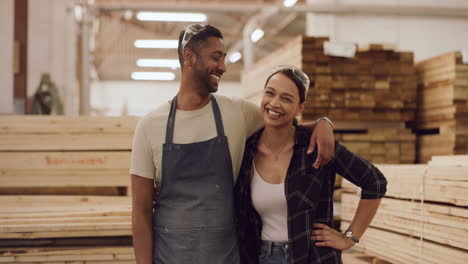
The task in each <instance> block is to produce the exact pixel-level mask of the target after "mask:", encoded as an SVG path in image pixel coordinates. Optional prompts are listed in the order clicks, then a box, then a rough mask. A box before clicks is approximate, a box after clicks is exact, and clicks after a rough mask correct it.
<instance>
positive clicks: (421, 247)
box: [342, 155, 468, 264]
mask: <svg viewBox="0 0 468 264" xmlns="http://www.w3.org/2000/svg"><path fill="white" fill-rule="evenodd" d="M378 167H379V169H380V170H381V171H382V172H383V173H384V175H385V176H386V178H387V180H388V191H387V193H386V195H385V197H384V198H383V199H382V203H381V206H380V208H379V211H378V212H377V215H376V216H375V218H374V220H373V222H372V223H371V226H370V228H369V229H368V231H366V233H365V235H364V237H363V238H362V243H360V244H359V246H358V247H357V249H360V250H362V251H363V252H365V253H367V254H371V255H375V256H378V257H380V258H382V259H385V260H387V261H391V262H394V263H408V264H409V263H460V264H461V263H466V261H467V260H468V225H467V223H468V209H467V207H466V206H468V194H467V193H468V192H467V191H468V156H467V155H465V156H434V157H433V159H432V161H431V162H430V163H429V164H428V165H380V166H378ZM343 191H344V193H343V196H342V219H343V222H342V228H346V227H347V226H348V225H349V223H350V221H351V220H352V217H353V216H354V212H355V210H356V208H357V204H358V201H359V191H358V189H357V188H356V187H355V186H354V185H352V184H351V183H349V182H347V181H343ZM420 261H421V262H420Z"/></svg>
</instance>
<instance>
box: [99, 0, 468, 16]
mask: <svg viewBox="0 0 468 264" xmlns="http://www.w3.org/2000/svg"><path fill="white" fill-rule="evenodd" d="M94 7H95V8H97V9H100V10H113V11H115V10H145V11H151V10H153V11H184V12H260V11H262V10H263V9H265V8H272V7H274V8H278V11H279V12H297V13H304V12H306V13H307V12H312V13H317V14H358V15H382V16H384V15H387V16H423V17H431V16H436V17H468V7H467V6H465V5H460V7H434V6H402V5H379V4H374V5H368V4H367V5H364V4H320V3H317V4H309V5H307V4H296V5H295V6H292V7H284V6H282V5H278V4H268V3H258V2H255V1H253V2H251V3H248V2H247V3H233V2H224V3H221V2H206V3H203V2H196V3H195V2H187V1H186V2H175V3H174V2H166V1H162V2H161V1H143V2H142V1H140V2H138V1H137V2H134V1H118V0H105V1H102V0H101V1H96V2H95V4H94Z"/></svg>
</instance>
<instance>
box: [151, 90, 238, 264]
mask: <svg viewBox="0 0 468 264" xmlns="http://www.w3.org/2000/svg"><path fill="white" fill-rule="evenodd" d="M211 102H212V106H213V113H214V118H215V122H216V130H217V136H216V137H215V138H212V139H210V140H206V141H202V142H196V143H190V144H174V143H173V142H172V140H173V135H174V123H175V114H176V106H177V96H176V97H175V98H174V100H172V104H171V110H170V113H169V118H168V121H167V128H166V143H165V144H164V146H163V157H162V179H161V187H160V194H159V199H158V201H157V205H156V209H155V212H154V215H153V227H154V254H153V255H154V259H153V262H154V263H157V264H161V263H164V264H169V263H170V264H188V263H200V264H212V263H213V264H218V263H219V264H228V263H229V264H230V263H239V252H238V251H239V250H238V245H237V235H236V229H235V220H234V201H233V184H234V180H233V175H232V163H231V155H230V152H229V146H228V141H227V137H226V136H225V135H224V128H223V121H222V119H221V113H220V111H219V107H218V104H217V102H216V99H215V98H214V97H213V96H212V97H211ZM200 126H203V124H200ZM190 132H191V131H190V130H187V131H185V133H190Z"/></svg>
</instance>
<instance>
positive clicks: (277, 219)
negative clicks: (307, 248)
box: [251, 162, 288, 242]
mask: <svg viewBox="0 0 468 264" xmlns="http://www.w3.org/2000/svg"><path fill="white" fill-rule="evenodd" d="M252 164H253V166H252V170H253V174H254V176H253V178H252V183H251V190H252V203H253V205H254V207H255V209H256V210H257V212H258V213H259V214H260V217H261V218H262V226H263V228H262V240H268V241H274V242H286V241H288V207H287V202H286V195H285V193H284V183H281V184H271V183H268V182H266V181H265V180H264V179H263V178H262V177H261V176H260V175H259V174H258V172H257V168H256V167H255V162H252Z"/></svg>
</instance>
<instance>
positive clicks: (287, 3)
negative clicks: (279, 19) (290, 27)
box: [283, 0, 297, 7]
mask: <svg viewBox="0 0 468 264" xmlns="http://www.w3.org/2000/svg"><path fill="white" fill-rule="evenodd" d="M296 2H297V0H284V1H283V5H284V6H285V7H291V6H293V5H295V4H296Z"/></svg>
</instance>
